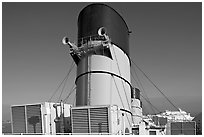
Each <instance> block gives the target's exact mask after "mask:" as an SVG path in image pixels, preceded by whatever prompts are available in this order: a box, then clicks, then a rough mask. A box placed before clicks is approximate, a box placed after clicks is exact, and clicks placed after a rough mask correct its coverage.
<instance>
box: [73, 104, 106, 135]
mask: <svg viewBox="0 0 204 137" xmlns="http://www.w3.org/2000/svg"><path fill="white" fill-rule="evenodd" d="M108 124H109V123H108V108H107V107H98V108H83V109H82V108H79V109H78V108H75V109H72V129H73V133H90V132H91V133H109V125H108ZM89 126H90V127H89Z"/></svg>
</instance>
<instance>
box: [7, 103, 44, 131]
mask: <svg viewBox="0 0 204 137" xmlns="http://www.w3.org/2000/svg"><path fill="white" fill-rule="evenodd" d="M11 109H12V127H13V133H42V117H41V104H36V105H24V106H12V108H11Z"/></svg>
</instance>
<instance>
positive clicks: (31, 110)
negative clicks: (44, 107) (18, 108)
mask: <svg viewBox="0 0 204 137" xmlns="http://www.w3.org/2000/svg"><path fill="white" fill-rule="evenodd" d="M26 111H27V123H28V125H27V127H28V133H42V119H41V105H40V104H39V105H28V106H26Z"/></svg>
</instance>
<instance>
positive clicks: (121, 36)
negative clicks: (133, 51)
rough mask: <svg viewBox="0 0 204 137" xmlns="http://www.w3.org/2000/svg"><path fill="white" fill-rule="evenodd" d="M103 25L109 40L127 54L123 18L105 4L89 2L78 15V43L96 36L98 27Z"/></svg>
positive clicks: (127, 36)
mask: <svg viewBox="0 0 204 137" xmlns="http://www.w3.org/2000/svg"><path fill="white" fill-rule="evenodd" d="M101 27H105V28H106V31H107V35H108V36H110V37H111V41H112V42H113V43H114V44H116V45H117V46H118V47H119V48H121V49H122V50H123V51H124V52H125V53H126V54H127V55H129V46H128V45H129V30H128V27H127V24H126V23H125V21H124V19H123V18H122V17H121V16H120V15H119V14H118V13H117V12H116V11H115V10H114V9H113V8H111V7H109V6H107V5H105V4H99V3H95V4H91V5H88V6H87V7H85V8H84V9H83V10H82V11H81V12H80V14H79V17H78V43H80V42H81V40H82V39H83V40H84V39H86V38H89V37H90V36H97V35H98V29H99V28H101Z"/></svg>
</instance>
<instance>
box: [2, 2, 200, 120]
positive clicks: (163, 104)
mask: <svg viewBox="0 0 204 137" xmlns="http://www.w3.org/2000/svg"><path fill="white" fill-rule="evenodd" d="M88 4H89V3H3V4H2V69H3V70H2V117H3V120H9V119H10V105H15V104H30V103H38V102H45V101H47V100H48V99H49V98H50V97H51V95H52V94H53V92H54V91H55V90H56V88H57V86H58V85H59V83H60V82H61V81H62V80H63V79H64V77H65V75H66V74H67V72H68V70H69V68H70V66H71V63H72V58H71V56H70V55H69V49H68V47H65V46H62V44H61V39H62V38H63V37H64V36H65V35H67V36H69V38H70V40H72V41H77V17H78V14H79V12H80V11H81V10H82V9H83V8H84V7H85V6H87V5H88ZM106 4H108V5H109V6H111V7H113V8H114V9H115V10H116V11H118V12H119V13H120V14H121V16H122V17H123V18H124V20H125V21H126V23H127V25H128V27H129V29H130V30H131V31H132V33H131V37H130V45H129V46H130V56H131V58H132V60H133V61H134V62H135V63H136V64H137V65H138V66H140V68H141V69H142V70H143V71H144V72H145V73H146V74H147V75H148V76H149V77H150V78H151V79H152V81H153V82H154V83H155V84H156V85H157V86H158V87H159V88H160V89H161V90H162V91H163V92H164V93H165V95H167V96H168V97H169V99H170V100H171V101H172V102H173V103H174V104H175V105H176V106H177V107H180V108H181V109H183V110H185V111H187V112H190V113H191V114H193V115H195V114H197V113H199V112H201V111H202V110H201V109H202V66H201V65H202V3H106ZM131 67H133V66H131ZM132 69H133V68H132ZM132 69H131V70H132ZM136 71H137V73H138V76H139V79H140V81H141V82H142V84H143V87H144V89H145V93H146V94H147V95H148V97H149V98H150V101H151V102H152V103H153V104H154V106H156V107H158V109H160V110H161V111H162V110H165V109H173V107H172V106H171V105H170V104H169V103H167V101H166V100H165V99H164V98H163V97H162V96H161V94H159V93H158V91H157V90H156V89H155V88H154V87H153V86H152V85H151V84H150V83H149V82H148V81H147V79H145V77H144V76H143V75H142V74H141V73H140V72H139V71H138V70H136ZM75 73H76V66H75V67H74V69H73V71H72V72H71V74H70V77H69V79H68V81H67V84H66V86H65V92H63V94H62V99H64V98H65V97H66V96H67V94H68V93H69V92H70V91H71V88H72V86H73V85H74V81H75ZM133 74H134V73H133ZM134 77H135V78H136V76H135V75H134ZM132 84H133V86H137V84H136V82H134V81H133V80H132ZM60 92H61V89H60V90H59V92H58V94H57V95H56V96H55V97H54V98H53V100H52V101H56V100H57V99H58V97H59V94H60ZM142 94H144V93H142ZM73 100H74V94H73V95H72V96H71V97H70V100H68V101H67V102H68V103H72V102H73ZM142 101H143V105H144V111H145V112H146V113H147V112H149V113H151V112H152V111H151V109H150V107H149V105H148V104H147V103H146V102H145V101H144V100H142Z"/></svg>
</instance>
